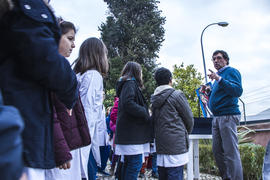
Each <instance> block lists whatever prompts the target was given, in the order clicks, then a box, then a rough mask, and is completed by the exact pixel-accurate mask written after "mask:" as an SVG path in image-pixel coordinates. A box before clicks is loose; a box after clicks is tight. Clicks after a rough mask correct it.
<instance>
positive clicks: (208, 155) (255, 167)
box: [199, 143, 265, 180]
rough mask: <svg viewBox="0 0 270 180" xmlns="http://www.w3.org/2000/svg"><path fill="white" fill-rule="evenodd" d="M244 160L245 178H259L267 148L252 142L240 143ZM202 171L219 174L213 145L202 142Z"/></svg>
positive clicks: (249, 179) (250, 179) (248, 179)
mask: <svg viewBox="0 0 270 180" xmlns="http://www.w3.org/2000/svg"><path fill="white" fill-rule="evenodd" d="M239 151H240V156H241V161H242V167H243V174H244V179H245V180H255V179H256V180H257V179H258V180H259V179H260V178H261V175H262V164H263V158H264V154H265V148H264V147H263V146H260V145H255V144H252V143H245V144H241V145H239ZM199 152H200V157H199V158H200V160H199V161H200V171H201V172H203V173H208V174H214V175H219V173H218V168H217V166H216V164H215V161H214V157H213V152H212V147H211V145H207V144H200V146H199Z"/></svg>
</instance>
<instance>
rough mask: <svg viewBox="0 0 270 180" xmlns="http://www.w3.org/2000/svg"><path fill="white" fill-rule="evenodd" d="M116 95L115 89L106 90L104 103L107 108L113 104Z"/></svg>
mask: <svg viewBox="0 0 270 180" xmlns="http://www.w3.org/2000/svg"><path fill="white" fill-rule="evenodd" d="M114 96H115V89H109V90H107V91H106V97H105V100H104V103H103V104H104V106H105V108H106V109H107V108H108V107H110V106H113V100H114Z"/></svg>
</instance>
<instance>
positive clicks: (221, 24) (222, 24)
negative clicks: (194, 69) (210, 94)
mask: <svg viewBox="0 0 270 180" xmlns="http://www.w3.org/2000/svg"><path fill="white" fill-rule="evenodd" d="M216 24H217V25H219V26H222V27H226V26H228V25H229V23H227V22H218V23H212V24H208V25H207V26H206V27H205V28H204V29H203V31H202V34H201V48H202V57H203V68H204V77H205V84H206V83H207V74H206V66H205V59H204V52H203V42H202V38H203V33H204V31H205V30H206V28H208V27H209V26H212V25H216Z"/></svg>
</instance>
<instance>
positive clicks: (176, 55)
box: [51, 0, 270, 117]
mask: <svg viewBox="0 0 270 180" xmlns="http://www.w3.org/2000/svg"><path fill="white" fill-rule="evenodd" d="M51 5H52V6H53V8H54V9H55V11H56V15H58V16H59V15H61V16H62V17H63V18H64V19H65V20H68V21H72V22H73V23H74V24H75V25H76V26H77V27H78V28H79V31H78V33H77V35H76V48H75V50H74V52H73V54H72V56H71V57H70V58H69V59H70V60H71V61H73V60H74V59H75V58H76V57H77V55H78V49H79V46H80V44H81V43H82V42H83V40H85V39H86V38H88V37H92V36H95V37H100V32H99V31H98V27H99V26H100V24H101V23H102V22H105V21H106V16H107V11H108V10H107V5H106V4H105V3H104V2H103V0H79V1H78V0H52V1H51ZM159 9H160V10H162V16H165V17H166V23H165V26H164V27H165V30H166V32H165V41H164V42H163V45H162V47H161V50H160V53H159V56H160V58H159V59H158V62H160V63H161V66H164V67H167V68H169V69H171V70H172V67H173V65H174V64H177V65H180V64H181V62H184V64H185V65H189V64H194V65H195V68H196V69H198V71H200V72H201V73H202V75H203V76H204V69H203V61H202V53H201V44H200V36H201V32H202V30H203V29H204V28H205V27H206V26H207V25H208V24H210V23H215V22H220V21H226V22H228V23H229V26H227V27H220V26H217V25H214V26H210V27H208V28H207V29H206V31H205V32H204V35H203V47H204V54H205V60H206V67H207V69H212V70H214V67H213V64H212V62H211V55H212V53H213V51H215V50H216V49H223V50H225V51H227V52H228V54H229V56H230V66H232V67H235V68H237V69H238V70H239V71H240V73H241V75H242V84H243V88H244V93H243V95H242V97H241V98H242V100H243V101H244V102H245V104H246V114H247V115H254V114H257V113H259V112H261V111H263V110H265V109H268V108H270V63H269V60H270V31H269V30H270V1H269V0H256V1H254V0H237V1H235V0H215V1H213V0H196V1H195V0H161V2H160V4H159ZM207 73H208V72H207ZM239 105H240V106H242V105H241V103H239ZM241 109H242V108H241ZM269 117H270V115H269Z"/></svg>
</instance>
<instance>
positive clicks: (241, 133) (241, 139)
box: [237, 126, 256, 144]
mask: <svg viewBox="0 0 270 180" xmlns="http://www.w3.org/2000/svg"><path fill="white" fill-rule="evenodd" d="M250 133H256V132H255V131H254V130H252V129H250V128H248V127H246V126H238V127H237V137H238V143H239V144H244V143H249V142H252V141H253V139H252V138H251V137H249V136H248V135H249V134H250Z"/></svg>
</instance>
